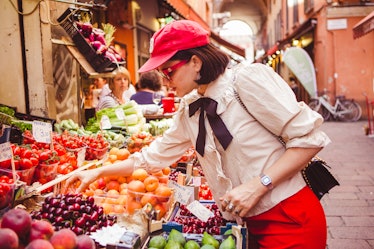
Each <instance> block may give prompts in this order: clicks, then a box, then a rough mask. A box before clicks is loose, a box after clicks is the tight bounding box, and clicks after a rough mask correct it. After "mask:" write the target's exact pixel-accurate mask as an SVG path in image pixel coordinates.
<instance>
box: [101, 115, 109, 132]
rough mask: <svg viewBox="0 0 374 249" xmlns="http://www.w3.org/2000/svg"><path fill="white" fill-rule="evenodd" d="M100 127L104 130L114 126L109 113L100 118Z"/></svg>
mask: <svg viewBox="0 0 374 249" xmlns="http://www.w3.org/2000/svg"><path fill="white" fill-rule="evenodd" d="M100 128H101V129H102V130H106V129H110V128H112V124H111V123H110V120H109V117H108V116H107V115H103V116H102V117H101V120H100Z"/></svg>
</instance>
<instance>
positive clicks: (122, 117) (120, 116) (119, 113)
mask: <svg viewBox="0 0 374 249" xmlns="http://www.w3.org/2000/svg"><path fill="white" fill-rule="evenodd" d="M115 112H116V116H117V118H118V120H125V113H124V112H123V109H122V108H117V109H116V111H115Z"/></svg>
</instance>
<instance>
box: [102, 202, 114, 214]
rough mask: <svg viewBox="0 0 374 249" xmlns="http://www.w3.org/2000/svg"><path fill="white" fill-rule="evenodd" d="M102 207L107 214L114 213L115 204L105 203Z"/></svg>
mask: <svg viewBox="0 0 374 249" xmlns="http://www.w3.org/2000/svg"><path fill="white" fill-rule="evenodd" d="M102 207H103V211H104V213H105V214H111V213H113V204H109V203H103V204H102Z"/></svg>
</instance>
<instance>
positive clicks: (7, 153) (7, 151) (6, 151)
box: [0, 142, 13, 162]
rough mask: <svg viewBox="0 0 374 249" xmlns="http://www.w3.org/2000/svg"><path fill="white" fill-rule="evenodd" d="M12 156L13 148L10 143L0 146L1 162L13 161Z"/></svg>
mask: <svg viewBox="0 0 374 249" xmlns="http://www.w3.org/2000/svg"><path fill="white" fill-rule="evenodd" d="M12 154H13V153H12V148H11V147H10V143H9V142H6V143H3V144H0V162H2V161H6V160H9V159H12V156H13V155H12Z"/></svg>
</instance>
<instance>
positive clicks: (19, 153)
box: [13, 146, 21, 156]
mask: <svg viewBox="0 0 374 249" xmlns="http://www.w3.org/2000/svg"><path fill="white" fill-rule="evenodd" d="M13 155H14V156H19V155H21V148H20V147H18V146H16V147H14V150H13Z"/></svg>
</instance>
